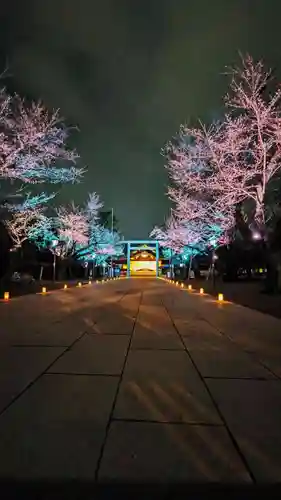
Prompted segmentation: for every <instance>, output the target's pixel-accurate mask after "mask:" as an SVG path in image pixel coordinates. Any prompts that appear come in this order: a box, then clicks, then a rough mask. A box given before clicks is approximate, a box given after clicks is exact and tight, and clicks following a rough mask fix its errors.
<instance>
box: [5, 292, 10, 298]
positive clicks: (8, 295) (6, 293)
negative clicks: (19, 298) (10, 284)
mask: <svg viewBox="0 0 281 500" xmlns="http://www.w3.org/2000/svg"><path fill="white" fill-rule="evenodd" d="M9 298H10V292H4V300H9Z"/></svg>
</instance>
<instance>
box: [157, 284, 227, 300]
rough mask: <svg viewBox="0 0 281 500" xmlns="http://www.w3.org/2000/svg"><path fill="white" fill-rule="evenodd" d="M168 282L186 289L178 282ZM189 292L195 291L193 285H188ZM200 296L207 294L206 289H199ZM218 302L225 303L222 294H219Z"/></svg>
mask: <svg viewBox="0 0 281 500" xmlns="http://www.w3.org/2000/svg"><path fill="white" fill-rule="evenodd" d="M166 281H168V282H169V283H172V284H174V285H176V286H180V287H181V288H185V286H184V284H183V283H181V284H180V283H179V282H178V281H174V280H170V279H167V280H166ZM187 290H188V291H189V292H192V291H193V288H192V285H188V286H187ZM199 294H200V295H204V294H205V291H204V288H200V289H199ZM217 300H218V302H223V301H224V297H223V294H222V293H219V294H218V297H217Z"/></svg>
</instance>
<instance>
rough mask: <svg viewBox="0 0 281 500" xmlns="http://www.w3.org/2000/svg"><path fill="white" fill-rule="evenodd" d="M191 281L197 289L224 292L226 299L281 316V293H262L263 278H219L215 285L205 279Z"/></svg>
mask: <svg viewBox="0 0 281 500" xmlns="http://www.w3.org/2000/svg"><path fill="white" fill-rule="evenodd" d="M190 283H191V284H192V286H194V288H196V289H200V288H201V287H202V288H204V290H205V291H206V292H207V293H210V294H211V295H217V294H218V293H223V294H224V297H225V299H226V300H229V301H231V302H235V303H237V304H240V305H242V306H245V307H249V308H250V309H255V310H257V311H260V312H263V313H265V314H270V315H271V316H275V317H276V318H281V294H278V295H267V294H263V293H261V291H262V290H263V282H262V280H256V281H248V282H247V281H243V282H241V281H238V282H233V283H229V282H224V281H222V280H221V279H218V280H217V281H216V284H215V287H214V285H213V283H212V281H208V280H205V279H202V280H190Z"/></svg>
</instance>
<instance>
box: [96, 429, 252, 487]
mask: <svg viewBox="0 0 281 500" xmlns="http://www.w3.org/2000/svg"><path fill="white" fill-rule="evenodd" d="M99 480H104V481H106V480H119V481H122V482H123V481H124V482H128V481H138V482H141V483H144V482H149V481H152V482H155V483H157V484H159V483H169V482H172V483H176V484H178V483H180V482H191V483H195V482H219V483H224V482H226V483H227V482H229V483H244V482H245V483H250V482H251V480H250V477H249V475H248V473H247V471H246V470H245V468H244V466H243V464H242V461H241V460H240V458H239V456H238V454H237V452H236V451H235V449H234V447H233V445H232V443H231V441H230V439H229V437H228V435H227V432H226V430H225V429H224V428H223V427H216V426H211V427H210V426H198V425H185V424H183V425H173V424H159V423H156V424H155V423H144V422H143V423H139V422H138V423H135V422H113V423H112V424H111V426H110V430H109V434H108V436H107V441H106V445H105V449H104V453H103V458H102V462H101V467H100V470H99Z"/></svg>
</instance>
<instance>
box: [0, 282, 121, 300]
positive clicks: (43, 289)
mask: <svg viewBox="0 0 281 500" xmlns="http://www.w3.org/2000/svg"><path fill="white" fill-rule="evenodd" d="M119 279H121V278H120V277H114V278H107V279H105V280H100V281H99V280H96V284H99V283H102V284H103V283H106V282H107V281H116V280H119ZM92 283H93V282H92V280H89V281H88V282H87V283H84V285H91V284H92ZM76 286H77V287H78V288H81V287H82V286H83V283H82V282H81V281H79V282H78V283H77V285H76ZM67 289H68V285H67V283H65V284H64V285H63V290H67ZM47 293H48V292H47V287H45V286H42V289H41V295H46V294H47ZM10 298H11V297H10V292H4V296H3V299H4V301H8V300H10Z"/></svg>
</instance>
